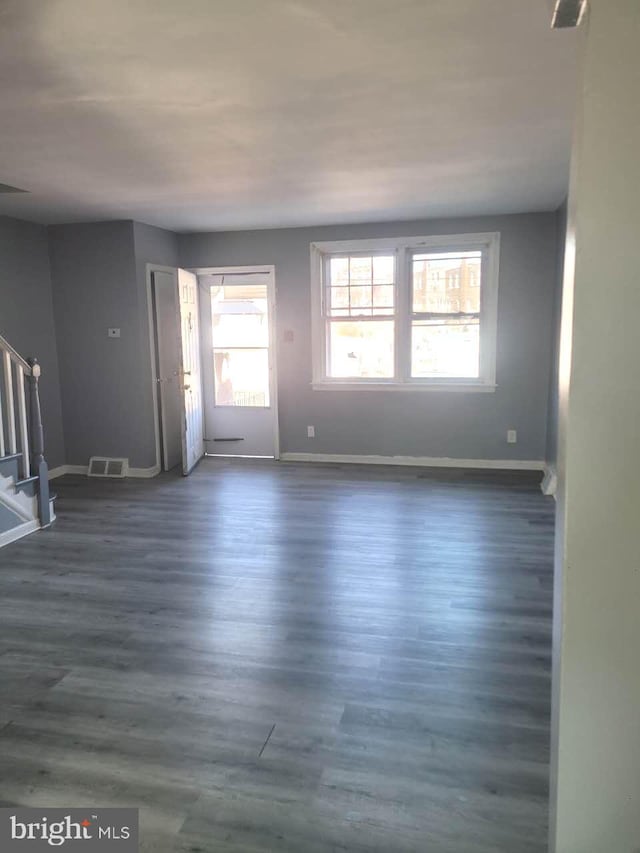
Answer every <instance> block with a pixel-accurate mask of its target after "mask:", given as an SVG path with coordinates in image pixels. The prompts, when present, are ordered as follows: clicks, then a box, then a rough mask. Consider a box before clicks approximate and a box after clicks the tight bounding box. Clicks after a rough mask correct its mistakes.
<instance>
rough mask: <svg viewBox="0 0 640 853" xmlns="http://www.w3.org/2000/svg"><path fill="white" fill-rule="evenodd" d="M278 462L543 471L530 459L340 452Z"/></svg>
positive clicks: (300, 455) (290, 455)
mask: <svg viewBox="0 0 640 853" xmlns="http://www.w3.org/2000/svg"><path fill="white" fill-rule="evenodd" d="M280 460H281V461H282V462H333V463H339V464H343V463H344V464H357V465H407V466H413V467H416V468H480V469H482V468H485V469H493V470H498V471H544V470H545V463H544V462H542V461H540V460H530V459H456V458H453V457H451V458H450V457H448V456H358V455H352V454H346V453H345V454H343V453H281V454H280Z"/></svg>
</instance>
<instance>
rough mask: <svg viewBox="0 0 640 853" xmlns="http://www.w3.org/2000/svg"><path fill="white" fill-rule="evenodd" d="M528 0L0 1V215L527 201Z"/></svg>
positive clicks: (191, 218) (534, 145)
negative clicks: (15, 190) (1, 187)
mask: <svg viewBox="0 0 640 853" xmlns="http://www.w3.org/2000/svg"><path fill="white" fill-rule="evenodd" d="M549 20H550V13H549V4H548V2H547V0H44V1H43V0H2V3H1V5H0V80H1V81H2V82H1V83H0V122H1V125H0V183H5V184H13V185H15V186H18V187H22V188H24V189H27V190H29V195H4V194H2V195H0V214H6V215H10V216H17V217H20V218H23V219H31V220H35V221H38V222H45V223H54V222H69V221H81V220H97V219H115V218H120V219H121V218H126V219H137V220H140V221H143V222H148V223H151V224H156V225H160V226H164V227H167V228H173V229H176V230H181V231H185V230H209V229H230V228H252V227H271V226H285V225H305V224H321V223H331V222H336V223H337V222H351V221H374V220H390V219H409V218H414V217H431V216H441V215H447V216H448V215H454V216H456V215H462V214H479V213H498V212H504V213H506V212H520V211H533V210H549V209H553V208H555V207H557V206H558V205H559V204H560V203H561V201H562V200H563V198H564V196H565V194H566V189H567V179H568V157H569V148H570V131H571V127H570V125H571V105H572V103H573V100H574V89H575V81H576V68H575V67H576V42H575V33H574V32H573V31H552V30H551V29H550V28H549Z"/></svg>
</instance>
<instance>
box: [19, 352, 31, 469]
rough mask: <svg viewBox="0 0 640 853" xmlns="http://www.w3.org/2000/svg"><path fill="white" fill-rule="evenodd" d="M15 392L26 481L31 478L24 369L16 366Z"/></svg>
mask: <svg viewBox="0 0 640 853" xmlns="http://www.w3.org/2000/svg"><path fill="white" fill-rule="evenodd" d="M16 376H17V382H16V385H17V390H18V425H19V428H20V452H21V453H22V466H21V467H22V477H23V479H25V480H26V479H27V478H28V477H30V476H31V468H30V464H29V431H28V427H27V404H26V396H25V387H24V368H23V366H22V365H21V364H16Z"/></svg>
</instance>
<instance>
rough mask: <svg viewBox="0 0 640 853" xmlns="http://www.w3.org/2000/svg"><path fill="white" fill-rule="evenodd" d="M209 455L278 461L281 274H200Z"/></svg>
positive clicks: (239, 270)
mask: <svg viewBox="0 0 640 853" xmlns="http://www.w3.org/2000/svg"><path fill="white" fill-rule="evenodd" d="M197 276H198V283H199V286H200V305H201V317H200V328H201V334H202V353H203V360H202V370H203V386H204V413H205V440H204V444H205V452H206V453H207V455H210V456H251V457H266V458H271V459H277V458H278V457H279V455H280V453H279V440H278V404H277V381H276V358H275V334H274V330H275V270H274V268H273V267H272V266H265V267H224V268H208V269H203V270H197Z"/></svg>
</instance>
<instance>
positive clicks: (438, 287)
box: [413, 252, 482, 314]
mask: <svg viewBox="0 0 640 853" xmlns="http://www.w3.org/2000/svg"><path fill="white" fill-rule="evenodd" d="M481 264H482V253H481V252H458V253H452V252H450V253H445V254H443V253H440V254H434V255H425V254H416V255H414V256H413V311H414V312H417V313H420V312H424V313H444V314H456V313H463V314H477V313H479V312H480V270H481Z"/></svg>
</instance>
